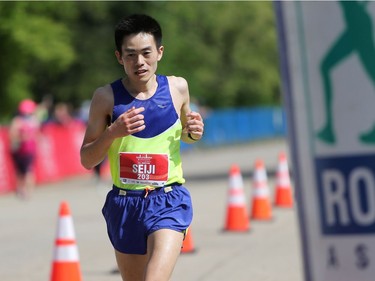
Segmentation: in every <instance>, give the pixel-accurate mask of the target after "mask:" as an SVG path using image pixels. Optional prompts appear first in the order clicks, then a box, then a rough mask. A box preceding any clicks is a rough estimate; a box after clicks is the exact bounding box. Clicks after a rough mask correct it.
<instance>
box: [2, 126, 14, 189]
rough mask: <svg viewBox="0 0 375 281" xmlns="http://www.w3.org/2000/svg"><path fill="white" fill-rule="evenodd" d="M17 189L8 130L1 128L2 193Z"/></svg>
mask: <svg viewBox="0 0 375 281" xmlns="http://www.w3.org/2000/svg"><path fill="white" fill-rule="evenodd" d="M15 189H16V173H15V169H14V165H13V160H12V157H11V154H10V144H9V137H8V130H7V129H6V128H0V194H2V193H7V192H9V191H13V190H15Z"/></svg>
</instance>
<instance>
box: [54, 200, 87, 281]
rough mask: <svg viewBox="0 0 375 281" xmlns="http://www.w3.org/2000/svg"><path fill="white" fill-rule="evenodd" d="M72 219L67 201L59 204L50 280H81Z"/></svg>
mask: <svg viewBox="0 0 375 281" xmlns="http://www.w3.org/2000/svg"><path fill="white" fill-rule="evenodd" d="M81 280H82V278H81V271H80V266H79V257H78V249H77V245H76V241H75V234H74V227H73V219H72V217H71V215H70V210H69V205H68V203H67V202H62V203H61V204H60V212H59V221H58V225H57V235H56V240H55V249H54V255H53V264H52V272H51V281H81Z"/></svg>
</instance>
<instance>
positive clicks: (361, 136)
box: [275, 1, 375, 281]
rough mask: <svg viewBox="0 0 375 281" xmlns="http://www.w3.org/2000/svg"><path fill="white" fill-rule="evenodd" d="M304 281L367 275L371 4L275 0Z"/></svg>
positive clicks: (372, 209)
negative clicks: (277, 0) (276, 0)
mask: <svg viewBox="0 0 375 281" xmlns="http://www.w3.org/2000/svg"><path fill="white" fill-rule="evenodd" d="M275 11H276V15H277V25H278V38H279V50H280V57H281V72H282V78H283V94H284V101H285V106H286V110H287V118H288V130H289V131H288V136H289V141H290V148H291V152H292V162H293V166H294V167H293V170H294V175H295V181H296V183H295V186H296V196H297V206H298V215H299V223H300V230H301V238H302V246H303V256H304V272H305V280H306V281H373V280H375V279H374V278H375V277H374V276H375V40H374V35H375V2H370V1H358V2H357V1H338V2H336V1H327V2H319V1H316V2H315V1H308V2H305V1H292V2H290V1H280V2H276V3H275Z"/></svg>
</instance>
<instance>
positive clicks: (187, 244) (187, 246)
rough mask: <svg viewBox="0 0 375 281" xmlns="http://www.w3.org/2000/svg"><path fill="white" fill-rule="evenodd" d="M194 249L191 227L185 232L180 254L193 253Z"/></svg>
mask: <svg viewBox="0 0 375 281" xmlns="http://www.w3.org/2000/svg"><path fill="white" fill-rule="evenodd" d="M194 252H195V247H194V242H193V236H192V235H191V227H189V229H188V230H187V232H186V236H185V239H184V242H183V243H182V248H181V253H184V254H186V253H194Z"/></svg>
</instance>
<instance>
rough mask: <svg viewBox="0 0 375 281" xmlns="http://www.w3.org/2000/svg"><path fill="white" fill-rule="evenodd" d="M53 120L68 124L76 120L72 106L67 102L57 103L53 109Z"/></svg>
mask: <svg viewBox="0 0 375 281" xmlns="http://www.w3.org/2000/svg"><path fill="white" fill-rule="evenodd" d="M52 121H54V122H56V123H57V124H60V125H63V126H68V125H69V124H71V123H72V122H73V121H74V117H73V116H72V113H71V107H70V106H69V105H68V104H67V103H63V102H60V103H57V104H56V105H55V109H54V111H53V118H52Z"/></svg>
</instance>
